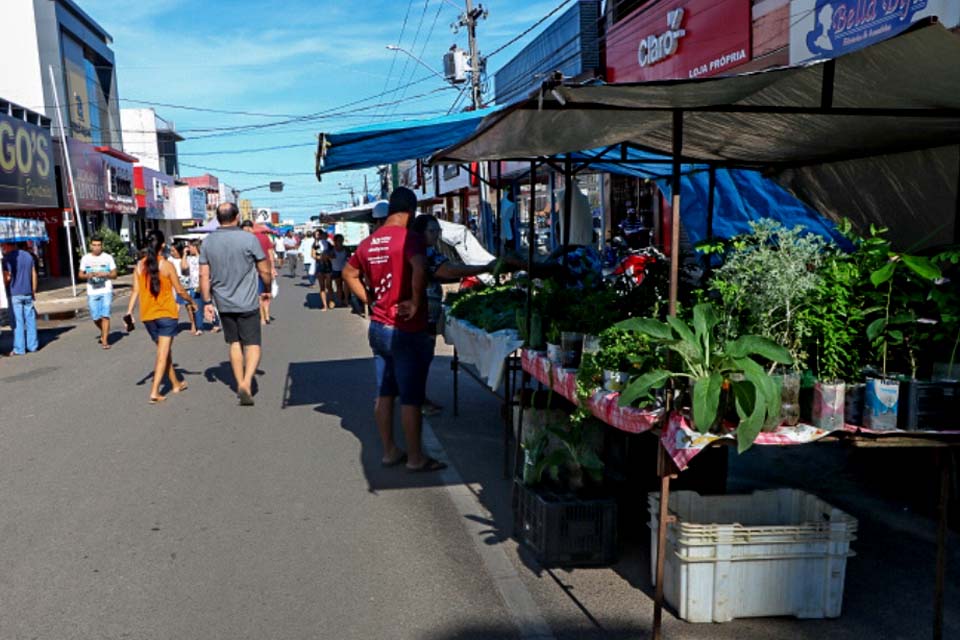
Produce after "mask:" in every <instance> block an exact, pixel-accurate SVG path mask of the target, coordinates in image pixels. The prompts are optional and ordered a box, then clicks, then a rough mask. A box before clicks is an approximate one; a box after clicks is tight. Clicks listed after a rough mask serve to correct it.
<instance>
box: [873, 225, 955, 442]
mask: <svg viewBox="0 0 960 640" xmlns="http://www.w3.org/2000/svg"><path fill="white" fill-rule="evenodd" d="M871 231H872V232H873V233H872V237H871V238H868V239H867V240H866V241H865V246H866V248H865V249H864V251H865V252H866V255H867V257H868V259H871V261H872V267H873V268H872V270H871V272H870V283H871V284H872V285H873V287H874V296H873V298H874V301H875V302H876V303H877V304H875V306H873V307H871V308H870V309H868V310H867V314H868V316H871V317H873V316H875V317H874V319H873V321H872V322H870V324H869V325H868V326H867V331H866V334H867V339H868V340H870V343H871V344H872V345H873V347H874V350H875V352H876V355H877V357H878V358H879V360H880V361H881V363H882V369H881V373H882V377H881V378H879V379H878V378H869V379H868V380H867V395H866V401H865V402H866V404H865V408H864V420H865V422H866V426H868V427H871V428H874V429H881V430H887V429H895V428H896V427H897V405H898V403H899V383H897V382H896V381H895V380H893V379H892V376H890V374H889V371H888V364H889V362H890V360H891V355H896V356H899V357H900V358H901V360H902V361H903V362H904V364H908V365H909V366H910V369H911V373H912V376H911V377H915V376H916V370H917V358H916V350H917V345H918V344H919V342H920V341H921V338H920V337H919V332H920V331H921V329H920V327H919V324H918V316H917V312H916V305H917V303H918V301H919V299H920V297H922V295H921V294H920V293H919V292H920V291H921V290H923V291H926V290H927V289H928V287H929V283H931V282H933V281H935V280H938V279H939V278H940V275H941V274H940V269H939V268H938V267H937V265H936V264H934V263H933V262H932V261H931V260H930V259H929V258H925V257H921V256H913V255H909V254H906V253H897V252H894V251H893V250H892V249H891V247H890V243H889V241H887V240H886V239H885V238H883V237H882V235H883V232H884V231H885V230H882V229H879V230H878V229H872V230H871Z"/></svg>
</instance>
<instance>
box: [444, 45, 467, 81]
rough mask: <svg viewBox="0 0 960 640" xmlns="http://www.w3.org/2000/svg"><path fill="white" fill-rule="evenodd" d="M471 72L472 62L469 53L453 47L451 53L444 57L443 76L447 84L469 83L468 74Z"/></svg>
mask: <svg viewBox="0 0 960 640" xmlns="http://www.w3.org/2000/svg"><path fill="white" fill-rule="evenodd" d="M469 71H470V61H469V58H468V55H467V52H466V51H464V50H463V49H458V48H457V45H453V47H451V48H450V51H447V52H446V53H445V54H444V55H443V76H444V77H445V78H446V79H447V82H452V83H453V84H460V83H463V82H466V81H467V73H468V72H469Z"/></svg>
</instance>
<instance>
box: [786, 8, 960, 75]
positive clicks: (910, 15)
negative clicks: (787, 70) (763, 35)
mask: <svg viewBox="0 0 960 640" xmlns="http://www.w3.org/2000/svg"><path fill="white" fill-rule="evenodd" d="M932 16H936V17H937V18H938V19H939V21H940V22H941V23H942V24H943V25H944V26H946V27H950V28H952V27H955V26H957V23H958V22H960V2H957V0H793V2H792V4H791V5H790V64H799V63H801V62H806V61H808V60H814V59H818V58H819V59H823V58H834V57H836V56H839V55H842V54H844V53H849V52H850V51H855V50H857V49H860V48H861V47H865V46H867V45H870V44H873V43H875V42H879V41H880V40H885V39H886V38H889V37H891V36H895V35H897V34H898V33H900V32H902V31H904V30H905V29H906V28H907V27H909V26H910V25H911V24H913V23H914V22H916V21H917V20H920V19H922V18H929V17H932Z"/></svg>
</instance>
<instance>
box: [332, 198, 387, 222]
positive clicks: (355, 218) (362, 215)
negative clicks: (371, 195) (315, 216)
mask: <svg viewBox="0 0 960 640" xmlns="http://www.w3.org/2000/svg"><path fill="white" fill-rule="evenodd" d="M386 202H387V201H386V200H377V201H376V202H367V203H366V204H362V205H360V206H357V207H349V208H347V209H341V210H340V211H334V212H332V213H325V214H323V217H325V218H332V219H334V220H344V221H351V222H373V208H374V207H376V206H377V205H378V204H381V203H386Z"/></svg>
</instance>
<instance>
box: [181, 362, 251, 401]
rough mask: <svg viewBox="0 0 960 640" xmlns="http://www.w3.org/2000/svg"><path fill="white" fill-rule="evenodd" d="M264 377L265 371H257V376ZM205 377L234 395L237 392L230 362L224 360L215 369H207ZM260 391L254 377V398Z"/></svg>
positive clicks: (204, 373)
mask: <svg viewBox="0 0 960 640" xmlns="http://www.w3.org/2000/svg"><path fill="white" fill-rule="evenodd" d="M197 373H199V372H197ZM262 375H264V371H263V370H262V369H257V376H262ZM203 377H204V378H205V379H206V381H207V382H219V383H220V384H222V385H224V386H225V387H227V388H229V389H230V390H231V391H233V392H234V393H236V391H237V381H236V379H235V378H234V377H233V369H231V368H230V361H229V360H224V361H223V362H221V363H220V364H218V365H217V366H215V367H207V369H206V370H205V371H204V372H203ZM258 390H259V386H258V384H257V378H256V377H254V379H253V388H252V389H251V391H252V392H253V395H254V396H256V395H257V391H258Z"/></svg>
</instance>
